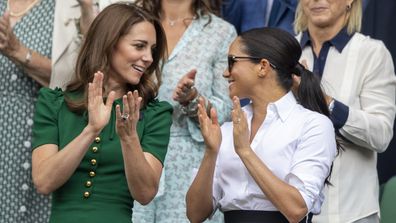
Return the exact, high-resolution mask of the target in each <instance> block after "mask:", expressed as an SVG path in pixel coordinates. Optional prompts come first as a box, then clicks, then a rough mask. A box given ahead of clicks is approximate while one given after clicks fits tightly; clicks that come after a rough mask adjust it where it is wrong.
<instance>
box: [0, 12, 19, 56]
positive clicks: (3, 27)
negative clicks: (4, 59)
mask: <svg viewBox="0 0 396 223" xmlns="http://www.w3.org/2000/svg"><path fill="white" fill-rule="evenodd" d="M20 48H21V43H20V42H19V40H18V39H17V37H16V36H15V34H14V31H13V30H12V27H11V23H10V15H9V12H5V13H4V15H3V16H1V17H0V52H1V53H2V54H4V55H6V56H12V55H14V54H15V53H16V52H17V51H18V50H19V49H20Z"/></svg>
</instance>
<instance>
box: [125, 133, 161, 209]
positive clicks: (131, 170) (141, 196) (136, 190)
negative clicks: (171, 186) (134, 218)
mask: <svg viewBox="0 0 396 223" xmlns="http://www.w3.org/2000/svg"><path fill="white" fill-rule="evenodd" d="M120 141H121V147H122V154H123V157H124V167H125V176H126V178H127V182H128V188H129V191H130V193H131V195H132V197H133V198H134V199H135V200H137V201H138V202H139V203H141V204H147V203H149V202H150V201H151V200H152V199H153V198H154V196H155V194H156V193H157V191H158V185H159V179H160V176H161V171H158V170H157V168H156V166H155V165H154V164H150V162H149V161H148V160H147V157H146V156H145V154H144V152H143V150H142V147H141V145H140V141H139V137H138V135H137V133H135V134H134V135H132V136H129V137H128V138H126V139H125V140H120ZM158 162H159V161H158ZM159 165H161V164H159ZM160 168H162V166H160Z"/></svg>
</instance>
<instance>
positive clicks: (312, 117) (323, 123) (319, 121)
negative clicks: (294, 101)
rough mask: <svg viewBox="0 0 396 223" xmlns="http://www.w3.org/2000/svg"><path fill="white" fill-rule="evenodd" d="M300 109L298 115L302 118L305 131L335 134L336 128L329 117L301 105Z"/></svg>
mask: <svg viewBox="0 0 396 223" xmlns="http://www.w3.org/2000/svg"><path fill="white" fill-rule="evenodd" d="M298 110H299V113H298V116H299V118H300V119H301V120H302V123H301V124H302V126H303V128H302V130H303V132H307V131H308V132H309V131H315V132H322V133H326V134H332V135H333V133H334V131H335V130H334V127H333V123H332V122H331V120H330V118H329V117H327V116H325V115H323V114H320V113H318V112H314V111H311V110H309V109H306V108H304V107H302V106H300V105H299V108H298Z"/></svg>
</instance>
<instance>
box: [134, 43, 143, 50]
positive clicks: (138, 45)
mask: <svg viewBox="0 0 396 223" xmlns="http://www.w3.org/2000/svg"><path fill="white" fill-rule="evenodd" d="M134 46H135V48H136V49H137V50H142V49H143V48H144V47H145V45H144V44H135V45H134Z"/></svg>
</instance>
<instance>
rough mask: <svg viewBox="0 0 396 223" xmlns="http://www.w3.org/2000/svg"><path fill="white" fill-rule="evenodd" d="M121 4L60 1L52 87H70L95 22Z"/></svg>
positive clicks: (96, 0)
mask: <svg viewBox="0 0 396 223" xmlns="http://www.w3.org/2000/svg"><path fill="white" fill-rule="evenodd" d="M119 1H120V0H67V1H64V0H56V7H55V18H54V32H53V44H52V72H51V81H50V88H55V87H60V88H62V89H65V88H66V86H67V84H68V83H69V82H70V81H71V80H72V79H73V77H74V76H73V75H74V73H75V71H74V67H75V63H76V60H77V54H78V51H79V49H80V46H81V42H82V40H83V39H84V35H85V34H86V32H87V30H88V28H89V26H90V25H91V23H92V21H93V20H94V18H95V17H96V15H97V14H98V13H99V12H100V11H102V10H103V9H104V8H105V7H106V6H108V5H110V4H111V3H115V2H119ZM129 2H133V1H132V0H129Z"/></svg>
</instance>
